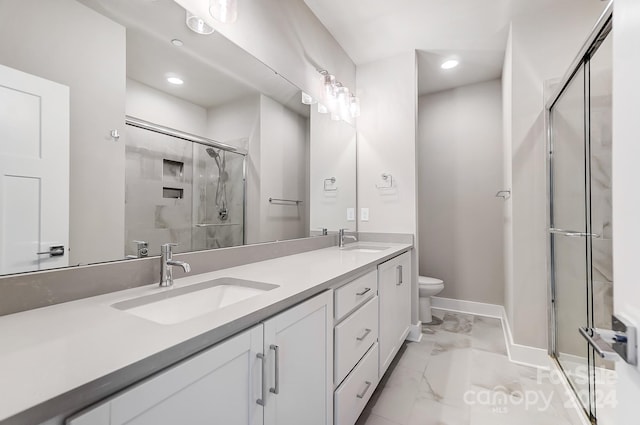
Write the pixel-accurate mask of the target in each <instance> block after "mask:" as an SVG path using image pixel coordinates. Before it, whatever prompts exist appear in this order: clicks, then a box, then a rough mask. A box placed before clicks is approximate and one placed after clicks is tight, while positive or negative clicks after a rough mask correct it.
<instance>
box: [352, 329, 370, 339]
mask: <svg viewBox="0 0 640 425" xmlns="http://www.w3.org/2000/svg"><path fill="white" fill-rule="evenodd" d="M370 333H371V329H365V330H364V333H363V334H362V336H359V337H357V338H356V339H357V340H358V341H364V339H365V338H366V337H368V336H369V334H370Z"/></svg>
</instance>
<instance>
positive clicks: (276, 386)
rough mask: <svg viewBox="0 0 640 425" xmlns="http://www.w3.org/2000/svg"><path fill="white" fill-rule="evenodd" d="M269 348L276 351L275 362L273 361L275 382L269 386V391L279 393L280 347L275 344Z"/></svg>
mask: <svg viewBox="0 0 640 425" xmlns="http://www.w3.org/2000/svg"><path fill="white" fill-rule="evenodd" d="M269 349H271V350H273V351H275V352H276V362H275V371H274V375H275V383H274V386H273V387H271V388H269V392H270V393H273V394H276V395H277V394H280V347H279V346H277V345H273V344H272V345H270V346H269Z"/></svg>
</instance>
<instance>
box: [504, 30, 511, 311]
mask: <svg viewBox="0 0 640 425" xmlns="http://www.w3.org/2000/svg"><path fill="white" fill-rule="evenodd" d="M512 31H513V30H512V28H511V26H509V38H508V39H507V47H506V49H505V56H504V64H503V67H502V182H503V183H502V187H503V188H504V189H503V190H512V184H511V181H512V177H511V174H512V170H511V158H512V152H513V149H512V147H511V143H512V123H511V122H512V109H513V105H512V101H511V99H512V94H511V91H512V87H513V78H512V76H513V70H512V66H511V64H512V61H513V57H512V56H513V55H512V52H513V43H512V37H513V36H512ZM502 234H503V238H504V246H503V249H502V251H503V255H504V258H503V265H504V308H505V312H506V314H507V320H509V323H513V208H512V202H511V200H510V199H509V200H507V201H506V202H504V203H503V225H502Z"/></svg>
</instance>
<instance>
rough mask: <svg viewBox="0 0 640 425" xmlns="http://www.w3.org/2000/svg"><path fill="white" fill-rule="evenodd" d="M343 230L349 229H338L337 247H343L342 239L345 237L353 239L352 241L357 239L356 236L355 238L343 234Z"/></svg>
mask: <svg viewBox="0 0 640 425" xmlns="http://www.w3.org/2000/svg"><path fill="white" fill-rule="evenodd" d="M345 230H349V229H340V230H338V247H339V248H344V240H345V239H347V238H348V239H353V241H354V242H356V241H357V240H358V238H356V237H355V236H351V235H345V234H344V231H345Z"/></svg>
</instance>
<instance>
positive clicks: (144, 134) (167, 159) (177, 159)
mask: <svg viewBox="0 0 640 425" xmlns="http://www.w3.org/2000/svg"><path fill="white" fill-rule="evenodd" d="M156 127H157V126H156ZM124 135H125V140H126V145H125V157H126V174H125V187H126V192H125V252H126V254H127V257H128V258H137V257H141V256H153V255H159V254H160V245H161V244H163V243H167V242H172V243H177V244H178V246H176V247H175V248H174V252H188V251H196V250H203V249H212V248H224V247H230V246H237V245H242V244H243V243H244V217H245V157H244V155H241V154H239V153H234V152H231V151H226V150H223V149H219V148H215V147H209V146H205V145H202V144H199V143H196V142H193V141H190V140H186V139H185V138H183V137H175V136H172V135H169V134H163V133H160V132H157V131H151V130H149V129H146V128H139V127H137V126H132V125H127V126H126V132H125V134H124ZM141 243H143V244H145V245H144V248H145V249H144V250H141V249H140V248H141V245H140V244H141ZM142 252H144V254H142Z"/></svg>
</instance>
